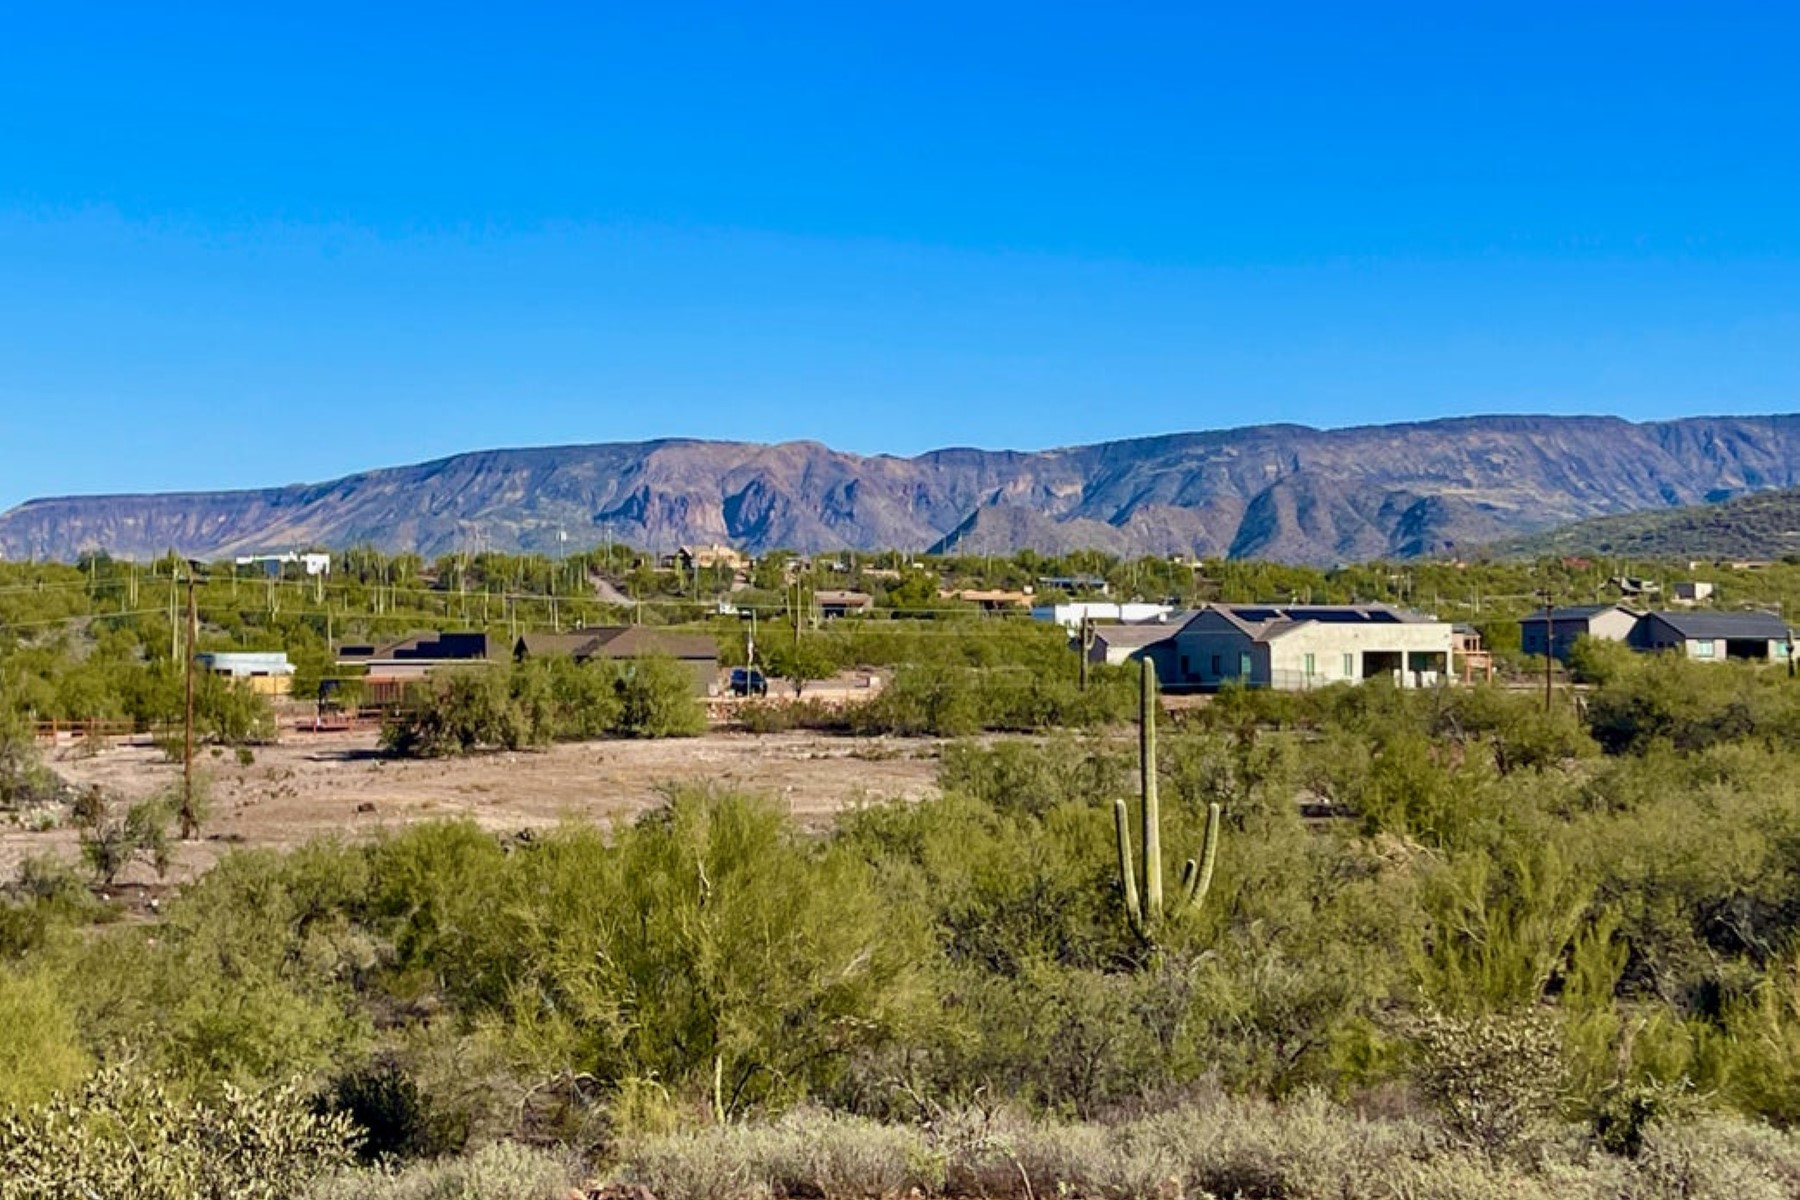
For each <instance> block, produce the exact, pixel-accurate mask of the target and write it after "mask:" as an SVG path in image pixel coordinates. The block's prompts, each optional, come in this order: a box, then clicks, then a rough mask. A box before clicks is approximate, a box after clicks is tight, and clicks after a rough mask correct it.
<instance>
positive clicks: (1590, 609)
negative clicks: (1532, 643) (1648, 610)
mask: <svg viewBox="0 0 1800 1200" xmlns="http://www.w3.org/2000/svg"><path fill="white" fill-rule="evenodd" d="M1614 609H1618V610H1619V611H1620V612H1622V613H1625V614H1626V615H1628V616H1632V617H1635V616H1637V615H1638V614H1637V613H1635V612H1632V611H1631V610H1630V609H1629V608H1626V607H1625V606H1624V605H1622V604H1578V605H1575V606H1573V607H1570V608H1553V609H1551V610H1550V619H1551V620H1552V621H1589V620H1592V619H1593V618H1595V617H1597V616H1599V615H1600V614H1601V613H1605V612H1612V611H1613V610H1614ZM1543 620H1544V610H1543V609H1541V608H1540V609H1538V610H1537V611H1536V612H1532V613H1527V614H1526V615H1525V616H1522V617H1520V618H1519V624H1521V625H1530V624H1533V623H1537V624H1542V622H1543Z"/></svg>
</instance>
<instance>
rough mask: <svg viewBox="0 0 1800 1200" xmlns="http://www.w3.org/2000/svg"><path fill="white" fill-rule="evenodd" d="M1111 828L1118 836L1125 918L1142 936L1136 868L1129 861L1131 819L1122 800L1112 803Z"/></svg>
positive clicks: (1142, 922)
mask: <svg viewBox="0 0 1800 1200" xmlns="http://www.w3.org/2000/svg"><path fill="white" fill-rule="evenodd" d="M1113 826H1114V827H1115V828H1116V829H1117V830H1118V834H1119V882H1120V883H1121V884H1123V885H1124V887H1125V916H1126V917H1127V918H1128V919H1129V920H1130V921H1131V928H1132V931H1133V932H1135V933H1136V934H1137V935H1138V936H1139V937H1142V936H1144V910H1143V909H1142V908H1141V907H1140V906H1139V904H1138V887H1137V868H1136V866H1135V864H1133V863H1132V861H1131V817H1130V816H1129V815H1128V814H1127V813H1126V811H1125V802H1124V801H1123V800H1115V801H1113Z"/></svg>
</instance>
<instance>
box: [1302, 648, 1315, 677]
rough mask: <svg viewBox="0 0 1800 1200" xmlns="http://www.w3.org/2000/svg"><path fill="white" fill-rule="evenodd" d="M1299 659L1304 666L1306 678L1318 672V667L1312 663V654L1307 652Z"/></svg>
mask: <svg viewBox="0 0 1800 1200" xmlns="http://www.w3.org/2000/svg"><path fill="white" fill-rule="evenodd" d="M1301 661H1302V664H1303V665H1304V667H1305V670H1306V677H1307V678H1308V679H1311V678H1312V677H1313V676H1314V675H1317V674H1318V673H1319V671H1318V668H1317V667H1316V666H1315V665H1314V664H1313V656H1312V655H1310V654H1308V655H1307V656H1306V657H1305V658H1304V659H1302V660H1301Z"/></svg>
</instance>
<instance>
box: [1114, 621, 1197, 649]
mask: <svg viewBox="0 0 1800 1200" xmlns="http://www.w3.org/2000/svg"><path fill="white" fill-rule="evenodd" d="M1180 630H1181V626H1180V625H1178V624H1174V623H1170V624H1167V625H1164V624H1161V623H1154V624H1139V625H1096V626H1094V640H1095V641H1100V642H1105V643H1106V644H1107V645H1108V646H1121V647H1123V646H1129V647H1131V648H1132V649H1134V650H1137V649H1142V648H1143V647H1145V646H1154V645H1155V644H1156V643H1158V642H1161V641H1165V640H1167V639H1169V638H1172V637H1174V636H1175V635H1176V633H1178V632H1180Z"/></svg>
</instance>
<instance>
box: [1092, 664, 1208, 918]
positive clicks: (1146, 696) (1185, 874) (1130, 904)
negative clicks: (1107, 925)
mask: <svg viewBox="0 0 1800 1200" xmlns="http://www.w3.org/2000/svg"><path fill="white" fill-rule="evenodd" d="M1140 667H1141V673H1140V686H1139V690H1138V786H1139V790H1140V792H1141V794H1142V796H1143V811H1142V813H1141V814H1140V815H1141V817H1142V830H1143V843H1144V861H1143V864H1142V878H1143V887H1142V892H1141V894H1140V891H1139V866H1138V864H1136V863H1134V862H1133V861H1132V855H1131V817H1130V813H1129V812H1128V811H1127V808H1126V804H1125V801H1123V800H1115V801H1114V802H1113V825H1114V827H1115V828H1116V830H1117V832H1118V836H1119V882H1120V884H1121V885H1122V886H1123V887H1124V889H1125V915H1126V917H1127V918H1128V919H1129V920H1130V922H1131V929H1132V932H1134V933H1136V934H1137V935H1138V937H1139V938H1141V939H1143V940H1144V941H1145V942H1149V943H1154V942H1155V940H1156V933H1157V930H1158V928H1159V927H1160V926H1161V925H1162V920H1163V876H1162V805H1161V803H1160V801H1159V800H1158V798H1157V794H1156V710H1157V707H1158V706H1157V702H1156V664H1154V663H1152V662H1151V661H1150V660H1149V659H1148V658H1144V659H1142V660H1140ZM1218 851H1219V806H1218V805H1217V804H1212V805H1209V806H1208V807H1207V810H1206V836H1205V838H1204V839H1203V840H1202V842H1201V844H1200V857H1199V859H1198V860H1197V861H1196V860H1195V859H1192V858H1190V859H1188V860H1187V862H1186V863H1185V864H1184V865H1183V866H1182V868H1181V884H1180V889H1181V891H1180V897H1179V899H1178V900H1177V907H1176V910H1175V911H1176V913H1177V914H1180V913H1183V912H1187V911H1190V910H1193V909H1197V908H1199V907H1200V906H1201V905H1202V904H1204V903H1205V902H1206V893H1207V892H1208V891H1209V890H1211V888H1212V876H1213V860H1214V858H1215V857H1216V856H1217V855H1218Z"/></svg>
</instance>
